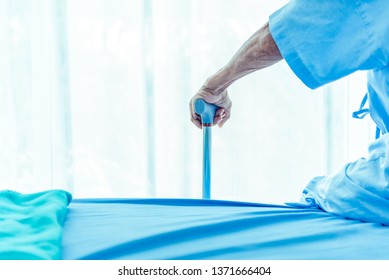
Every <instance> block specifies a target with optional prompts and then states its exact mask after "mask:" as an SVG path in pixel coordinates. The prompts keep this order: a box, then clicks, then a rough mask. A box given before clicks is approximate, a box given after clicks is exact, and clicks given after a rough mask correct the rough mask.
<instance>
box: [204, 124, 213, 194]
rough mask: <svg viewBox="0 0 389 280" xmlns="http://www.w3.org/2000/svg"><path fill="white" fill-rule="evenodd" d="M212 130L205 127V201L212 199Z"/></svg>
mask: <svg viewBox="0 0 389 280" xmlns="http://www.w3.org/2000/svg"><path fill="white" fill-rule="evenodd" d="M211 145H212V129H211V127H209V126H203V199H210V198H211V148H212V147H211Z"/></svg>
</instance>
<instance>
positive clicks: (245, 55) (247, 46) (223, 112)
mask: <svg viewBox="0 0 389 280" xmlns="http://www.w3.org/2000/svg"><path fill="white" fill-rule="evenodd" d="M280 60H282V55H281V53H280V51H279V49H278V47H277V45H276V43H275V42H274V39H273V37H272V35H271V33H270V30H269V24H268V23H266V24H265V25H264V26H263V27H262V28H261V29H259V30H258V31H257V32H255V33H254V34H253V35H252V36H251V37H250V38H249V39H248V40H247V42H245V43H244V44H243V46H242V47H241V48H240V49H239V50H238V51H237V53H236V54H235V55H234V56H233V58H232V59H231V60H230V61H229V62H228V63H227V64H226V65H225V66H224V67H223V68H222V69H220V70H219V71H218V72H217V73H215V74H213V75H212V76H211V77H209V78H208V79H207V81H206V82H205V84H204V85H203V86H202V87H201V88H200V90H199V91H198V92H197V93H196V94H195V96H193V98H192V99H191V101H190V115H191V120H192V122H193V123H194V124H195V125H196V126H197V127H199V128H201V120H200V117H199V116H198V115H197V114H196V113H195V112H194V109H193V104H194V101H195V100H196V99H199V98H202V99H204V100H205V101H207V102H209V103H213V104H216V105H217V106H219V107H220V109H219V110H218V111H217V112H216V116H215V123H216V124H219V126H220V127H221V126H223V124H224V123H225V122H226V121H227V120H228V119H229V118H230V115H231V105H232V104H231V100H230V99H229V97H228V94H227V88H228V87H229V86H230V85H231V84H232V83H233V82H235V81H236V80H238V79H240V78H242V77H243V76H246V75H247V74H250V73H252V72H254V71H257V70H260V69H262V68H266V67H268V66H271V65H273V64H274V63H276V62H278V61H280Z"/></svg>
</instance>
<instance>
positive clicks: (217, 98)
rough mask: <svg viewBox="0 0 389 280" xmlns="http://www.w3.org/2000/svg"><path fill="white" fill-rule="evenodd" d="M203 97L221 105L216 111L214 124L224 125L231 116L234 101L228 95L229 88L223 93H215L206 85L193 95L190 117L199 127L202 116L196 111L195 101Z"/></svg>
mask: <svg viewBox="0 0 389 280" xmlns="http://www.w3.org/2000/svg"><path fill="white" fill-rule="evenodd" d="M200 98H201V99H203V100H205V101H206V102H208V103H211V104H214V105H216V106H218V107H219V109H218V110H217V111H216V114H215V118H214V122H213V123H214V125H216V124H217V125H219V127H222V126H223V125H224V123H225V122H226V121H227V120H228V119H229V118H230V116H231V107H232V103H231V100H230V98H229V97H228V93H227V90H224V91H223V92H221V93H214V92H212V91H211V90H210V89H208V88H206V87H205V86H203V87H201V89H200V90H199V91H198V92H197V93H196V94H195V95H194V96H193V97H192V99H191V100H190V103H189V111H190V117H191V121H192V122H193V123H194V124H195V125H196V126H197V127H198V128H201V127H202V126H201V118H200V116H199V115H198V114H196V113H195V110H194V102H195V101H196V100H197V99H200Z"/></svg>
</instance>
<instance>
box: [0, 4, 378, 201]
mask: <svg viewBox="0 0 389 280" xmlns="http://www.w3.org/2000/svg"><path fill="white" fill-rule="evenodd" d="M286 2H287V1H285V0H277V1H256V0H244V1H241V0H229V1H225V0H212V1H209V0H207V1H206V0H191V1H189V0H188V1H179V0H130V1H128V0H115V1H111V0H83V1H77V0H68V1H59V0H57V1H55V0H36V1H32V0H0V187H1V188H2V189H5V188H8V189H14V190H18V191H22V192H33V191H40V190H45V189H52V188H62V189H66V190H69V191H70V192H71V193H72V194H73V195H74V196H75V197H190V198H197V197H200V196H201V172H202V171H201V168H202V167H201V164H202V162H201V156H202V132H201V131H200V130H198V129H197V128H195V127H194V126H193V125H192V124H191V122H190V120H189V114H188V102H189V99H190V97H191V96H192V95H193V94H194V93H195V92H196V90H197V89H198V88H199V87H200V86H201V85H202V83H203V82H204V81H205V79H206V78H207V77H208V76H209V75H210V74H212V73H213V72H215V71H217V70H218V69H219V68H220V67H221V66H222V65H223V64H224V63H226V62H227V60H228V59H229V58H230V57H231V56H232V55H233V54H234V52H235V51H236V50H237V49H238V48H239V47H240V45H241V44H243V42H244V41H245V40H246V39H247V38H248V37H249V36H250V35H251V34H252V33H254V32H255V31H256V30H257V29H258V28H259V27H260V26H261V25H262V24H263V23H265V22H266V21H267V18H268V16H269V15H270V14H271V13H272V12H273V11H275V10H276V9H277V8H279V7H281V6H282V5H283V4H285V3H286ZM365 88H366V86H365V78H364V73H358V74H356V75H354V76H353V77H351V78H348V79H343V80H341V81H339V82H337V83H334V84H332V85H329V86H327V87H325V88H322V89H319V90H317V91H316V92H315V93H314V94H312V91H311V90H309V89H307V88H306V87H305V86H304V85H303V84H302V83H301V82H300V81H299V80H298V79H297V78H296V77H295V76H294V74H293V73H292V72H291V70H290V69H289V68H288V67H287V65H286V64H285V63H284V62H282V63H279V64H277V65H276V66H274V67H272V68H269V69H266V70H263V71H260V72H257V73H255V74H252V75H250V76H248V77H245V78H243V79H242V80H240V81H238V82H237V83H236V84H234V85H233V86H232V87H231V89H230V96H231V99H232V100H233V112H232V119H231V120H230V121H229V123H228V124H227V125H226V126H225V127H224V128H223V129H219V128H213V149H212V151H213V162H212V178H213V180H212V191H213V198H216V199H231V200H245V201H259V202H284V201H291V200H293V201H295V200H296V199H298V196H299V194H300V192H301V190H302V188H303V187H304V186H305V184H306V183H307V182H308V181H309V180H310V179H311V178H312V177H313V176H317V175H323V174H327V173H330V172H334V171H336V170H337V168H339V167H340V166H341V165H342V164H344V163H345V162H346V161H348V160H352V159H355V158H356V157H359V156H363V155H364V153H365V151H366V148H367V144H368V143H369V142H370V141H371V140H372V137H373V134H374V133H373V131H372V129H373V126H372V124H371V122H369V121H368V120H363V121H354V120H351V112H352V111H353V110H354V109H358V106H359V100H360V99H361V98H362V96H363V95H364V91H365Z"/></svg>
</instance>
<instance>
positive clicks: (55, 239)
mask: <svg viewBox="0 0 389 280" xmlns="http://www.w3.org/2000/svg"><path fill="white" fill-rule="evenodd" d="M71 200H72V196H71V194H69V193H68V192H66V191H63V190H50V191H45V192H39V193H33V194H21V193H18V192H14V191H10V190H5V191H0V259H2V260H52V259H60V258H61V239H62V227H63V224H64V220H65V218H66V214H67V206H68V205H69V203H70V201H71Z"/></svg>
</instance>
